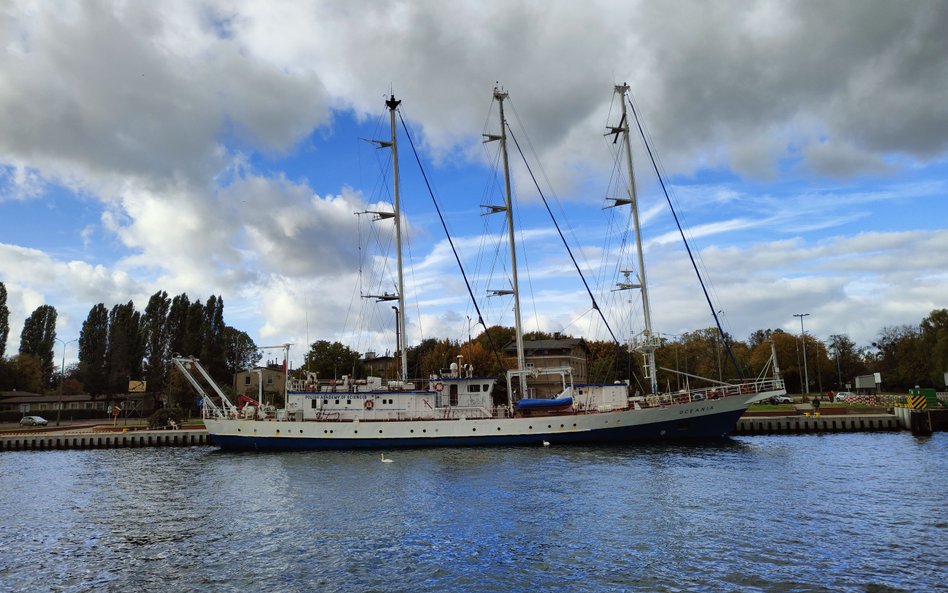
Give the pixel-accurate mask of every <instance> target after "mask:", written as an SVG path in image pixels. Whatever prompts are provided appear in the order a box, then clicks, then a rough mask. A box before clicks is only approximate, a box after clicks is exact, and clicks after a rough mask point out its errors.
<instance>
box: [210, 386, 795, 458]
mask: <svg viewBox="0 0 948 593" xmlns="http://www.w3.org/2000/svg"><path fill="white" fill-rule="evenodd" d="M774 387H776V386H774ZM782 393H784V390H783V389H773V390H770V391H760V392H755V393H748V394H736V395H731V396H727V397H722V398H719V399H711V400H705V401H691V402H687V403H680V404H671V405H665V406H655V407H648V408H640V409H636V408H628V409H623V410H614V411H606V412H597V411H584V412H575V411H567V412H563V413H555V414H549V415H543V416H528V417H512V418H510V417H507V418H504V417H494V418H480V419H452V420H437V419H429V420H387V421H373V420H368V419H355V420H352V421H338V420H334V421H319V420H313V421H278V420H269V419H268V420H250V419H229V418H225V419H221V418H217V419H215V418H207V419H205V425H206V426H207V429H208V432H209V433H210V435H211V440H212V442H214V443H215V444H216V445H218V446H221V447H223V448H236V449H288V450H305V449H337V448H340V449H350V448H392V447H427V446H476V445H516V444H541V443H542V442H543V441H547V442H549V443H631V442H642V441H663V440H682V439H703V438H704V439H707V438H717V437H722V436H726V435H727V434H729V433H730V432H731V431H732V430H733V428H734V425H735V424H736V422H737V420H738V418H740V416H741V415H742V414H743V412H744V411H745V410H746V409H747V406H748V405H750V403H751V402H753V401H757V400H761V399H766V398H768V397H771V396H772V395H779V394H782Z"/></svg>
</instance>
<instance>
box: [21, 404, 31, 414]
mask: <svg viewBox="0 0 948 593" xmlns="http://www.w3.org/2000/svg"><path fill="white" fill-rule="evenodd" d="M29 411H30V404H20V413H21V414H26V413H27V412H29Z"/></svg>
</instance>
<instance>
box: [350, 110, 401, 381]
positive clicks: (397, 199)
mask: <svg viewBox="0 0 948 593" xmlns="http://www.w3.org/2000/svg"><path fill="white" fill-rule="evenodd" d="M401 103H402V102H401V101H400V100H397V99H396V98H395V95H390V96H389V98H388V99H386V100H385V106H386V107H388V111H389V119H390V121H391V129H392V136H391V139H390V140H372V142H373V143H375V144H377V145H378V148H391V149H392V176H393V184H394V185H393V188H392V191H393V195H394V204H393V206H394V209H395V211H394V213H392V212H375V211H369V212H367V213H369V214H375V216H376V218H375V219H374V220H385V219H388V218H394V219H395V254H396V262H397V266H398V287H397V289H396V292H397V293H398V294H394V295H393V294H389V293H388V292H383V293H382V294H380V295H379V294H367V295H364V298H374V299H376V302H381V301H397V302H398V306H396V307H393V308H394V309H395V340H396V342H397V343H399V344H397V345H396V355H397V356H398V357H399V358H400V362H401V364H400V365H399V381H400V382H401V383H402V384H405V383H407V382H408V357H407V356H405V351H406V350H407V348H406V347H405V344H407V343H408V335H407V333H406V332H405V271H404V265H403V263H402V207H401V196H400V184H399V178H398V134H397V129H396V127H395V110H396V109H398V106H399V105H401ZM357 214H364V213H362V212H359V213H357Z"/></svg>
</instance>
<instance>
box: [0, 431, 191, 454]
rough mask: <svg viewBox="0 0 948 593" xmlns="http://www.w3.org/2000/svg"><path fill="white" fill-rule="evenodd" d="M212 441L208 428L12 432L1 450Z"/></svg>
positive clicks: (0, 441)
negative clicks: (64, 432)
mask: <svg viewBox="0 0 948 593" xmlns="http://www.w3.org/2000/svg"><path fill="white" fill-rule="evenodd" d="M207 444H210V441H209V440H208V436H207V431H206V430H142V431H134V432H106V433H101V432H84V433H76V434H43V433H37V434H23V433H20V434H12V435H2V436H0V451H44V450H52V449H118V448H127V447H192V446H196V445H207Z"/></svg>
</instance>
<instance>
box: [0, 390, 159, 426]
mask: <svg viewBox="0 0 948 593" xmlns="http://www.w3.org/2000/svg"><path fill="white" fill-rule="evenodd" d="M60 405H61V406H62V407H61V408H60ZM114 405H118V406H119V407H121V409H122V410H124V411H126V412H127V413H128V414H130V415H132V416H142V417H144V416H148V415H150V414H151V413H152V412H154V399H153V398H152V397H151V395H150V394H145V393H121V394H117V395H110V396H104V395H102V396H99V397H97V398H95V399H92V396H91V395H89V394H88V393H80V394H76V395H62V396H60V395H59V394H58V393H50V394H42V393H30V392H27V391H0V412H8V413H9V412H12V413H16V414H20V415H23V416H28V415H35V416H43V417H44V418H46V419H47V420H52V419H54V418H55V417H56V411H57V410H59V415H60V417H61V418H63V419H69V418H73V417H74V418H95V417H104V416H108V415H109V413H110V411H111V409H112V406H114Z"/></svg>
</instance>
